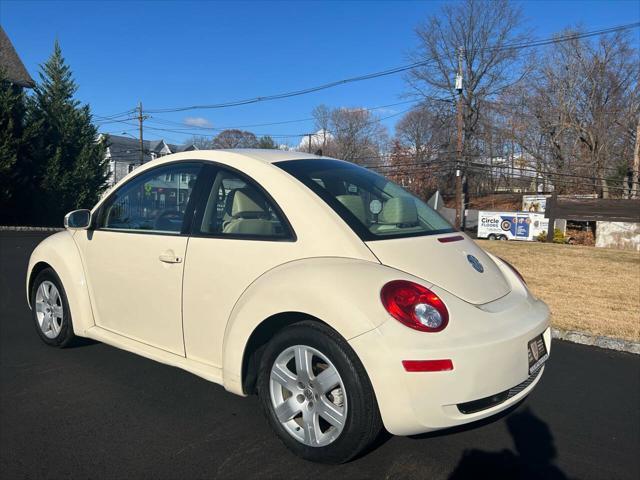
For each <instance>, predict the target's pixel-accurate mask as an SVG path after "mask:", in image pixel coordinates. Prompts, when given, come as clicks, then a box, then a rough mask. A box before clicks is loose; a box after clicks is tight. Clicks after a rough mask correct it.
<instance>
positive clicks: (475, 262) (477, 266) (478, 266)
mask: <svg viewBox="0 0 640 480" xmlns="http://www.w3.org/2000/svg"><path fill="white" fill-rule="evenodd" d="M467 260H468V261H469V263H470V264H471V266H472V267H473V268H474V269H475V270H476V271H477V272H480V273H482V272H484V267H483V266H482V264H481V263H480V260H478V259H477V258H476V257H474V256H473V255H467Z"/></svg>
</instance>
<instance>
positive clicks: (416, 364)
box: [402, 359, 453, 372]
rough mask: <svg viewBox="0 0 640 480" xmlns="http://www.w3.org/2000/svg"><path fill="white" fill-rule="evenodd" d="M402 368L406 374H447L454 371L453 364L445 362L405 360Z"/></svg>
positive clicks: (445, 360)
mask: <svg viewBox="0 0 640 480" xmlns="http://www.w3.org/2000/svg"><path fill="white" fill-rule="evenodd" d="M402 366H403V367H404V370H405V371H406V372H447V371H449V370H453V362H452V361H451V360H449V359H443V360H403V361H402Z"/></svg>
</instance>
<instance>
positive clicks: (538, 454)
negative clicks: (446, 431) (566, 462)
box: [449, 408, 568, 480]
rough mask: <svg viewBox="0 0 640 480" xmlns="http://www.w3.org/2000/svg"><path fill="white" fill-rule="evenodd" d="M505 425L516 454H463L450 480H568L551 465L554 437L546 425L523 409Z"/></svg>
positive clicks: (471, 451)
mask: <svg viewBox="0 0 640 480" xmlns="http://www.w3.org/2000/svg"><path fill="white" fill-rule="evenodd" d="M506 423H507V428H508V429H509V433H510V434H511V436H512V438H513V442H514V445H515V450H516V451H515V452H514V451H512V450H509V449H504V450H501V451H499V452H489V451H483V450H479V449H471V450H465V452H464V453H463V454H462V458H461V459H460V462H458V465H457V466H456V468H455V470H454V471H453V473H452V474H451V475H450V476H449V480H459V479H466V478H491V479H507V478H508V479H516V478H517V479H541V478H544V479H550V480H564V479H568V477H567V476H566V475H565V474H564V473H563V472H562V470H560V469H559V468H558V467H557V466H556V465H554V461H555V458H556V453H557V452H556V448H555V444H554V441H553V435H552V434H551V430H550V429H549V427H548V426H547V424H546V423H545V422H543V421H542V420H540V419H539V418H538V417H536V416H535V415H534V414H533V413H532V412H531V410H530V409H529V408H525V409H524V410H522V411H521V412H517V413H514V414H512V415H511V416H509V417H508V418H507V421H506Z"/></svg>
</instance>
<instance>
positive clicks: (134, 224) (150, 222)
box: [97, 163, 201, 235]
mask: <svg viewBox="0 0 640 480" xmlns="http://www.w3.org/2000/svg"><path fill="white" fill-rule="evenodd" d="M200 168H201V166H200V165H199V164H194V163H176V164H173V165H167V166H165V167H158V168H155V169H153V170H150V171H148V172H145V173H143V174H142V175H139V176H138V177H135V178H133V179H132V180H130V181H129V182H128V183H126V184H125V185H123V186H122V187H121V188H119V189H118V190H116V191H115V192H114V193H113V194H112V195H111V197H110V198H109V199H107V201H106V202H105V203H104V205H103V207H102V208H101V213H100V215H99V219H98V225H97V228H99V229H101V230H118V231H140V230H142V231H147V232H158V233H168V234H176V235H177V234H179V233H180V231H181V230H182V223H183V219H184V215H185V211H186V209H187V205H188V203H189V198H190V197H191V193H192V192H193V187H194V185H195V182H196V179H197V177H198V173H199V172H200Z"/></svg>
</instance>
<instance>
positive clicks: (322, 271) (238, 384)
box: [223, 257, 415, 394]
mask: <svg viewBox="0 0 640 480" xmlns="http://www.w3.org/2000/svg"><path fill="white" fill-rule="evenodd" d="M398 278H407V279H414V277H410V276H408V275H406V274H403V273H402V272H399V271H397V270H394V269H391V268H388V267H385V266H383V265H380V264H379V263H374V262H369V261H364V260H356V259H349V258H337V257H324V258H309V259H304V260H297V261H294V262H290V263H287V264H284V265H281V266H279V267H277V268H275V269H273V270H271V271H269V272H267V273H265V274H264V275H262V276H261V277H260V278H258V279H257V280H256V281H255V282H253V284H252V285H251V286H250V287H249V288H248V289H247V290H246V291H245V292H244V294H243V295H242V296H241V297H240V299H239V300H238V302H237V303H236V305H235V307H234V309H233V311H232V312H231V315H230V318H229V321H228V323H227V327H226V330H225V334H224V346H223V369H224V372H223V374H224V386H225V388H226V389H227V390H229V391H231V392H234V393H238V394H242V393H243V392H242V360H243V356H244V351H245V348H246V345H247V341H248V339H249V337H250V336H251V333H252V332H253V331H254V329H255V328H256V327H257V326H258V325H259V324H260V323H262V322H263V321H264V320H265V319H267V318H269V317H271V316H273V315H275V314H279V313H284V312H296V313H300V314H301V319H302V318H303V317H302V315H307V316H312V317H316V318H317V319H320V320H321V321H323V322H325V323H326V324H328V325H329V326H330V327H331V328H333V329H334V330H336V331H337V332H338V333H339V334H340V335H342V337H343V338H344V339H346V340H349V339H352V338H355V337H357V336H359V335H362V334H363V333H365V332H368V331H370V330H372V329H374V328H375V327H377V326H379V325H381V324H382V323H383V322H385V321H386V320H387V319H388V318H389V315H388V314H387V312H386V310H385V309H384V307H383V306H382V302H381V301H380V289H381V288H382V286H383V285H384V284H385V283H387V282H388V281H391V280H395V279H398ZM414 280H415V279H414Z"/></svg>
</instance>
